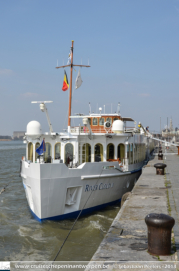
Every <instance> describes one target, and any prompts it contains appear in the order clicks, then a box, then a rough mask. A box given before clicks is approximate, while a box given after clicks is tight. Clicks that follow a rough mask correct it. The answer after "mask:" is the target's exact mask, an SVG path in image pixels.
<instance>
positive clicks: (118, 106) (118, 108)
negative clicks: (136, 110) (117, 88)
mask: <svg viewBox="0 0 179 271" xmlns="http://www.w3.org/2000/svg"><path fill="white" fill-rule="evenodd" d="M117 113H118V115H119V114H120V103H118V105H117Z"/></svg>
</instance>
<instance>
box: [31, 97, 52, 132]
mask: <svg viewBox="0 0 179 271" xmlns="http://www.w3.org/2000/svg"><path fill="white" fill-rule="evenodd" d="M31 103H32V104H40V110H41V111H42V112H45V113H46V117H47V122H48V125H49V129H50V132H51V133H53V128H52V124H51V121H50V117H49V114H48V111H47V107H46V106H45V104H47V103H53V101H33V102H31Z"/></svg>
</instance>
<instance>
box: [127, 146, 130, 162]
mask: <svg viewBox="0 0 179 271" xmlns="http://www.w3.org/2000/svg"><path fill="white" fill-rule="evenodd" d="M129 150H130V144H128V145H127V159H128V163H129V164H130V157H129Z"/></svg>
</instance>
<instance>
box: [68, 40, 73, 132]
mask: <svg viewBox="0 0 179 271" xmlns="http://www.w3.org/2000/svg"><path fill="white" fill-rule="evenodd" d="M73 43H74V40H72V45H71V71H70V95H69V109H68V132H70V126H71V118H70V116H71V100H72V73H73Z"/></svg>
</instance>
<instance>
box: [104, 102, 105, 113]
mask: <svg viewBox="0 0 179 271" xmlns="http://www.w3.org/2000/svg"><path fill="white" fill-rule="evenodd" d="M104 114H105V104H104Z"/></svg>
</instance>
